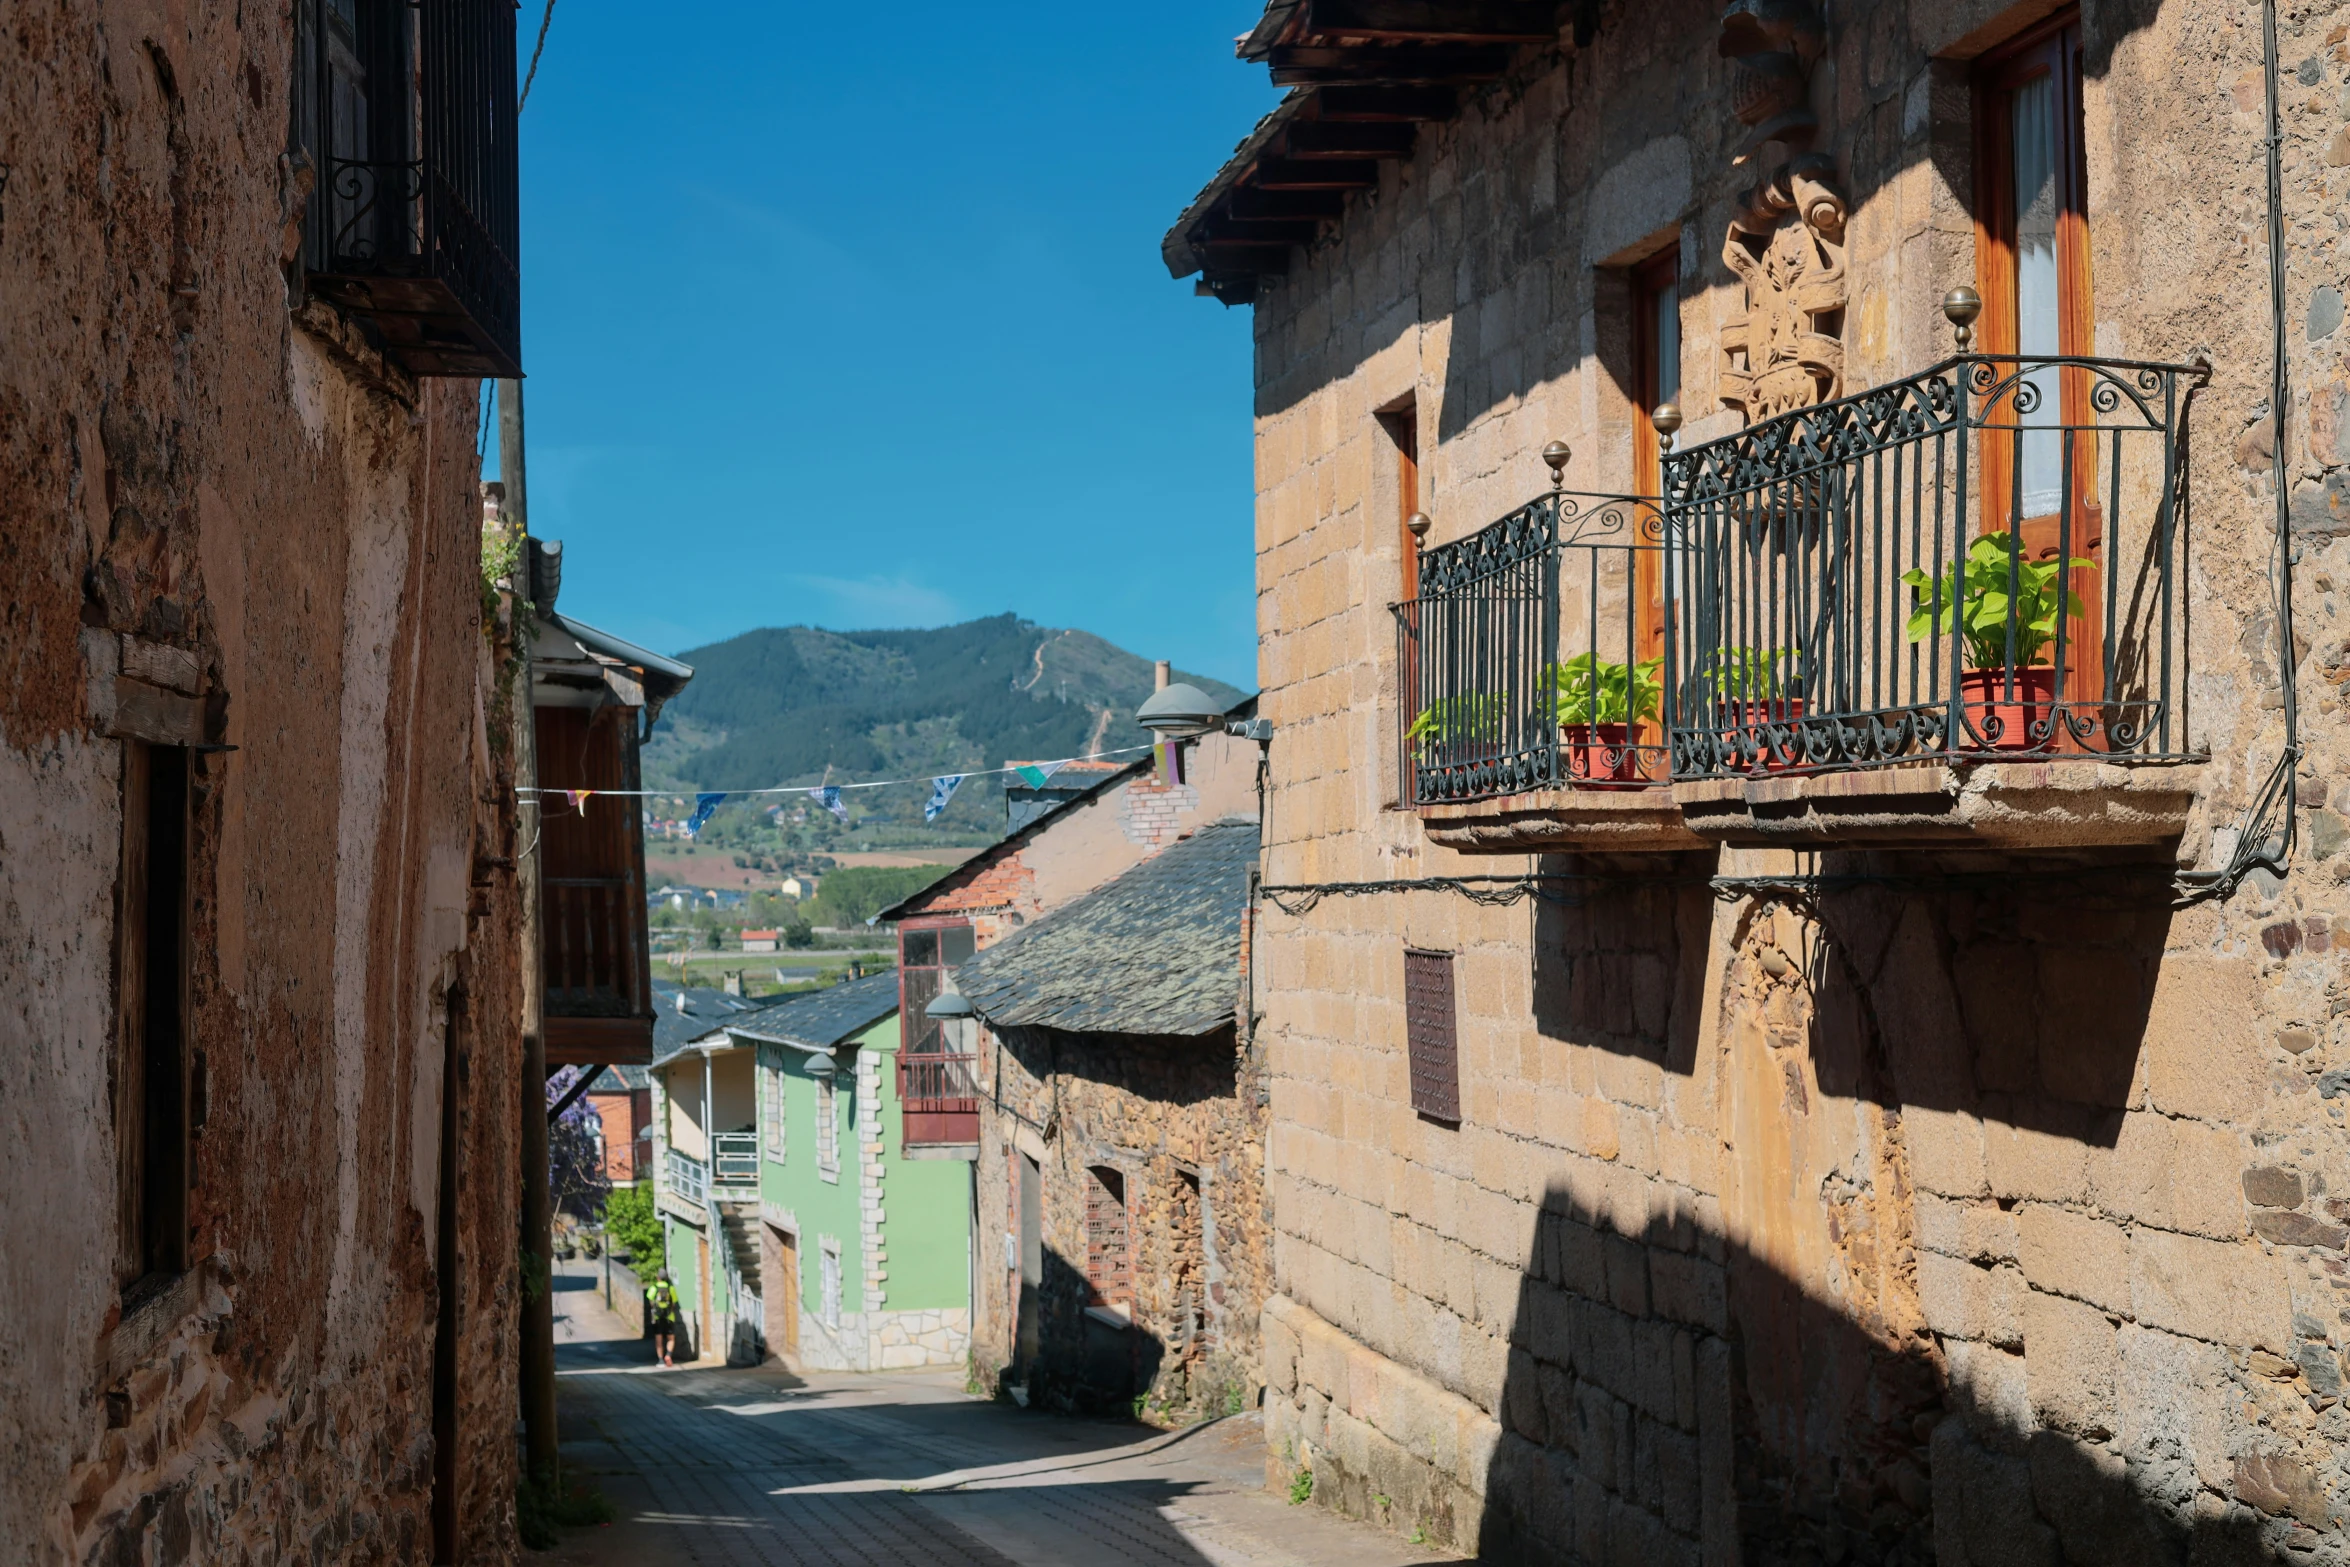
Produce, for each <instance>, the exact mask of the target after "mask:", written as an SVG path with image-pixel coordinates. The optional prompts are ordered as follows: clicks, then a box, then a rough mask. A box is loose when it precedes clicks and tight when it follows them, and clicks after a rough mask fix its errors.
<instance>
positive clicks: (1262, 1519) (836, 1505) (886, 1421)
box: [537, 1261, 1456, 1567]
mask: <svg viewBox="0 0 2350 1567" xmlns="http://www.w3.org/2000/svg"><path fill="white" fill-rule="evenodd" d="M598 1266H599V1265H597V1264H591V1263H587V1262H585V1261H581V1262H575V1263H572V1264H568V1265H565V1266H563V1267H559V1269H558V1271H557V1273H556V1275H555V1292H556V1293H555V1313H556V1315H555V1332H556V1342H557V1351H556V1353H557V1365H558V1385H559V1393H558V1398H559V1401H560V1410H561V1425H562V1434H563V1463H564V1471H565V1474H566V1475H567V1476H568V1477H570V1478H573V1479H592V1480H594V1481H595V1482H596V1483H598V1484H599V1485H600V1486H601V1487H602V1489H603V1491H604V1493H605V1495H606V1496H607V1497H609V1498H610V1499H611V1501H612V1502H613V1504H614V1506H615V1507H616V1508H617V1510H618V1512H619V1515H620V1516H619V1519H618V1521H617V1522H615V1523H613V1524H612V1525H610V1526H608V1527H604V1528H598V1529H588V1530H572V1531H566V1533H565V1539H564V1542H563V1544H562V1545H560V1546H559V1547H557V1548H556V1549H555V1550H554V1551H552V1552H550V1553H548V1554H547V1555H545V1556H543V1557H539V1558H537V1559H538V1560H543V1561H547V1562H551V1563H561V1564H563V1567H619V1564H622V1563H627V1564H632V1567H636V1564H642V1567H669V1564H672V1563H676V1564H685V1563H696V1564H700V1563H709V1564H714V1567H717V1564H723V1567H768V1564H786V1563H788V1564H791V1567H800V1564H803V1563H806V1564H814V1563H822V1564H825V1567H885V1564H886V1567H897V1564H900V1563H906V1564H917V1563H918V1564H922V1567H930V1564H939V1567H950V1564H967V1563H978V1564H989V1567H994V1564H1001V1563H1015V1562H1016V1563H1020V1564H1022V1567H1103V1564H1107V1563H1129V1562H1131V1563H1141V1564H1148V1567H1192V1564H1210V1563H1212V1564H1215V1567H1321V1564H1325V1563H1328V1564H1338V1563H1344V1564H1346V1567H1405V1564H1409V1563H1420V1562H1440V1561H1451V1560H1455V1559H1456V1558H1454V1557H1452V1556H1450V1555H1448V1554H1446V1553H1444V1552H1441V1551H1438V1550H1435V1549H1433V1548H1421V1547H1414V1546H1410V1545H1407V1544H1404V1543H1402V1542H1400V1541H1398V1540H1396V1539H1395V1538H1393V1537H1392V1536H1388V1535H1383V1534H1380V1533H1378V1532H1377V1531H1375V1530H1372V1529H1369V1528H1367V1527H1365V1526H1363V1525H1360V1524H1356V1523H1353V1522H1350V1521H1348V1520H1345V1519H1342V1518H1339V1517H1336V1516H1334V1515H1332V1514H1330V1513H1328V1512H1326V1511H1324V1510H1323V1509H1321V1508H1318V1507H1313V1506H1297V1507H1293V1506H1290V1505H1288V1504H1287V1502H1286V1499H1285V1498H1283V1497H1280V1496H1275V1495H1273V1494H1271V1493H1268V1492H1267V1491H1265V1490H1264V1489H1263V1486H1264V1446H1263V1440H1264V1439H1263V1432H1262V1428H1261V1426H1260V1425H1259V1423H1258V1417H1257V1416H1256V1415H1255V1414H1254V1413H1253V1412H1252V1413H1250V1414H1247V1415H1241V1416H1234V1417H1231V1418H1229V1419H1225V1420H1220V1421H1215V1422H1212V1423H1209V1424H1206V1425H1202V1426H1194V1427H1191V1428H1189V1429H1187V1430H1183V1431H1177V1432H1158V1431H1151V1430H1149V1429H1148V1428H1146V1427H1143V1426H1139V1425H1133V1424H1128V1423H1125V1422H1117V1421H1102V1420H1077V1419H1068V1418H1064V1417H1060V1416H1054V1415H1046V1414H1043V1413H1040V1412H1037V1411H1033V1410H1028V1411H1023V1410H1017V1409H1013V1408H1010V1407H1008V1406H1005V1405H999V1404H993V1403H987V1402H983V1401H980V1400H977V1399H973V1398H971V1397H969V1396H967V1395H966V1394H965V1393H964V1392H963V1389H962V1379H961V1378H960V1377H959V1376H957V1375H955V1374H953V1373H950V1372H942V1371H913V1372H891V1373H884V1374H872V1375H859V1374H852V1373H839V1374H817V1375H812V1376H808V1377H799V1376H794V1375H792V1374H791V1373H789V1372H787V1371H785V1370H784V1369H782V1368H781V1367H780V1366H776V1365H772V1364H771V1365H768V1366H764V1367H760V1368H757V1369H742V1368H734V1367H724V1366H716V1365H711V1364H707V1363H705V1364H703V1365H700V1366H695V1367H690V1368H689V1367H680V1368H679V1369H677V1370H674V1371H663V1370H661V1369H660V1368H659V1367H658V1365H656V1364H655V1362H654V1359H653V1356H652V1353H651V1347H650V1345H649V1344H647V1343H646V1342H644V1341H642V1340H640V1339H638V1338H637V1337H636V1336H635V1335H634V1334H633V1333H632V1332H631V1331H630V1330H629V1329H628V1328H627V1326H626V1325H625V1324H623V1323H622V1322H621V1320H620V1319H619V1318H618V1317H616V1316H614V1315H613V1314H612V1313H611V1312H610V1311H608V1310H607V1309H606V1308H605V1305H604V1302H603V1299H602V1297H601V1295H600V1294H599V1293H598V1288H597V1285H598V1281H599V1280H600V1278H601V1273H600V1271H596V1270H597V1269H598ZM566 1268H567V1270H568V1271H566Z"/></svg>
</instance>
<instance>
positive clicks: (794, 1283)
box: [759, 1224, 800, 1359]
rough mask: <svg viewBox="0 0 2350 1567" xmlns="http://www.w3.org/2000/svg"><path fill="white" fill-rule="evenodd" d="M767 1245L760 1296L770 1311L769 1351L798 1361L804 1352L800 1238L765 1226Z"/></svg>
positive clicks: (763, 1252) (761, 1264) (763, 1251)
mask: <svg viewBox="0 0 2350 1567" xmlns="http://www.w3.org/2000/svg"><path fill="white" fill-rule="evenodd" d="M762 1233H763V1235H764V1236H765V1240H766V1244H765V1245H764V1246H763V1247H762V1248H761V1255H760V1258H759V1272H760V1274H761V1275H762V1277H761V1279H760V1287H759V1296H760V1299H761V1300H762V1301H763V1302H764V1303H765V1306H766V1312H767V1344H768V1348H769V1349H770V1350H772V1351H773V1352H774V1353H776V1354H778V1355H784V1356H789V1357H792V1358H795V1359H796V1358H797V1357H798V1355H799V1353H800V1238H799V1236H797V1235H795V1234H793V1233H792V1232H791V1231H790V1230H787V1229H785V1228H783V1227H782V1226H781V1225H776V1224H769V1225H765V1226H763V1227H762Z"/></svg>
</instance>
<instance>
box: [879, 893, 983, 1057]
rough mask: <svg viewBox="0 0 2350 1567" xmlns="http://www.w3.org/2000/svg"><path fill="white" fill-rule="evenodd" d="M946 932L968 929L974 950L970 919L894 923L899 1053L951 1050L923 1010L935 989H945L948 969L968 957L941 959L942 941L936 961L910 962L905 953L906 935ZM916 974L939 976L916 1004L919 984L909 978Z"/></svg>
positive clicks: (976, 937) (976, 944)
mask: <svg viewBox="0 0 2350 1567" xmlns="http://www.w3.org/2000/svg"><path fill="white" fill-rule="evenodd" d="M948 931H970V932H971V950H972V952H973V953H974V954H976V953H977V952H978V950H979V934H978V931H977V930H976V929H975V928H974V927H973V925H972V923H971V921H970V920H968V919H966V918H963V917H961V916H959V915H958V916H943V915H942V916H932V917H928V918H922V919H910V920H904V921H901V922H900V923H899V925H898V1017H899V1019H900V1022H901V1027H900V1029H899V1031H898V1039H899V1045H898V1049H899V1053H900V1054H901V1055H933V1056H935V1055H951V1054H953V1053H954V1052H952V1051H949V1050H947V1049H945V1038H946V1035H945V1031H944V1029H943V1028H942V1027H941V1026H940V1025H939V1024H936V1023H933V1022H931V1021H930V1019H929V1017H928V1016H927V1015H926V1014H925V1012H924V1010H923V1009H924V1008H927V1007H928V1006H929V1005H930V1003H931V1002H932V1001H934V1000H936V999H937V998H938V993H939V991H941V990H943V989H945V988H946V975H947V973H948V971H949V970H951V969H955V968H959V967H961V966H962V964H963V963H964V962H967V961H969V960H968V959H958V960H957V961H956V962H954V963H948V962H946V961H944V948H943V943H942V946H941V950H940V961H938V962H935V963H914V962H910V961H908V959H907V954H906V938H907V937H909V936H925V935H931V936H943V934H944V933H945V932H948ZM916 974H936V975H937V976H938V978H939V982H938V984H937V985H935V986H933V987H932V988H931V990H930V992H929V994H928V995H924V996H920V997H919V1001H920V1005H919V1006H917V1005H916V1000H917V991H918V988H919V987H918V985H917V984H916V983H915V982H914V980H913V976H914V975H916Z"/></svg>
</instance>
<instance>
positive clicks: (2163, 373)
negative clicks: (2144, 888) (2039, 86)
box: [1396, 355, 2208, 853]
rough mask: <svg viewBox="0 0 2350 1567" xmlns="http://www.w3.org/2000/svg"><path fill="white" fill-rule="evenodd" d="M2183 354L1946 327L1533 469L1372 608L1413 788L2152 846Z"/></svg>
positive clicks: (2179, 777)
mask: <svg viewBox="0 0 2350 1567" xmlns="http://www.w3.org/2000/svg"><path fill="white" fill-rule="evenodd" d="M2207 375H2208V371H2207V369H2206V368H2205V367H2202V366H2191V365H2171V364H2154V363H2144V362H2137V361H2125V360H2111V359H2035V360H2024V359H2018V358H2014V357H2002V356H1985V355H1962V356H1960V357H1957V358H1953V359H1950V360H1947V361H1945V362H1943V363H1942V364H1939V365H1936V366H1934V367H1933V368H1931V369H1929V370H1927V371H1925V372H1923V373H1921V374H1919V375H1917V376H1913V377H1911V378H1909V379H1908V380H1905V381H1900V382H1895V383H1892V384H1890V385H1886V386H1880V387H1876V388H1873V389H1871V390H1869V391H1867V392H1863V393H1860V394H1858V395H1855V396H1852V397H1847V398H1844V399H1841V400H1839V401H1837V402H1833V403H1828V404H1824V405H1822V406H1819V407H1815V408H1807V409H1802V410H1798V411H1796V412H1793V413H1789V414H1785V415H1782V416H1780V417H1778V418H1775V419H1770V420H1766V421H1764V422H1762V423H1760V424H1757V425H1754V426H1752V427H1750V428H1748V429H1746V430H1743V431H1740V432H1739V433H1737V434H1735V435H1731V436H1728V437H1725V438H1723V439H1720V440H1716V441H1711V442H1707V443H1705V444H1703V445H1700V446H1696V447H1693V448H1691V449H1690V450H1688V451H1686V452H1677V453H1674V452H1668V454H1667V456H1666V458H1665V462H1664V478H1665V483H1664V488H1665V492H1666V496H1665V499H1664V501H1663V502H1662V503H1655V502H1645V501H1638V500H1633V499H1628V498H1619V499H1606V498H1598V499H1600V500H1601V504H1600V505H1598V506H1596V507H1590V506H1584V505H1581V504H1579V502H1580V501H1582V500H1586V499H1591V498H1577V497H1569V496H1563V495H1560V494H1558V493H1557V492H1554V494H1553V495H1552V496H1549V497H1545V498H1543V499H1542V500H1539V501H1536V502H1534V503H1532V504H1530V505H1529V506H1527V507H1523V508H1521V509H1520V510H1519V511H1517V512H1515V513H1513V514H1512V515H1511V516H1509V517H1507V518H1504V519H1503V520H1502V521H1501V522H1498V523H1496V524H1494V525H1493V526H1492V527H1489V528H1487V529H1485V530H1483V531H1482V532H1480V533H1478V534H1475V535H1472V536H1471V537H1470V538H1468V539H1465V540H1462V541H1460V542H1459V543H1457V544H1452V545H1446V546H1444V547H1442V548H1441V549H1437V550H1430V551H1428V552H1426V553H1425V554H1424V555H1423V556H1422V565H1421V571H1422V577H1421V580H1422V583H1423V591H1422V595H1421V597H1419V598H1418V599H1415V600H1412V601H1410V602H1408V603H1405V604H1401V605H1398V606H1397V607H1396V613H1397V621H1398V627H1399V636H1400V648H1401V651H1400V655H1399V658H1400V668H1401V671H1402V674H1403V677H1404V687H1405V689H1406V691H1407V692H1409V693H1412V696H1411V698H1410V699H1409V700H1408V701H1407V706H1408V707H1409V708H1410V713H1411V716H1410V719H1409V721H1408V723H1407V724H1406V726H1405V728H1404V732H1403V735H1402V739H1401V760H1402V769H1403V774H1404V777H1405V779H1406V782H1407V795H1408V798H1409V799H1410V800H1411V803H1412V804H1414V805H1415V806H1417V807H1418V808H1419V810H1420V814H1421V816H1422V818H1423V820H1424V821H1425V822H1426V824H1427V831H1428V835H1429V837H1430V838H1431V840H1432V841H1435V842H1438V843H1443V844H1446V845H1448V846H1451V847H1454V848H1458V849H1462V850H1467V851H1470V852H1488V853H1523V852H1531V851H1541V850H1554V849H1583V850H1596V851H1605V850H1615V849H1647V850H1659V849H1673V848H1685V847H1695V846H1698V845H1700V844H1703V843H1706V842H1724V843H1741V844H1779V845H1786V846H1796V847H1800V846H1807V845H1808V846H1813V847H1818V846H1826V845H1835V844H1856V843H1878V844H1918V845H1936V844H1952V845H1969V844H1973V845H1983V846H1989V847H2000V848H2060V847H2099V846H2119V845H2138V844H2154V843H2160V842H2164V841H2167V840H2171V839H2175V838H2176V837H2177V836H2178V835H2179V833H2180V832H2181V831H2182V830H2183V828H2184V826H2185V823H2186V818H2187V813H2188V810H2189V807H2190V806H2191V804H2192V802H2193V799H2194V796H2195V793H2196V789H2197V779H2198V776H2199V767H2198V765H2197V764H2199V763H2201V762H2202V761H2203V760H2204V753H2203V752H2202V750H2201V749H2200V748H2199V747H2198V745H2197V743H2196V741H2195V737H2194V734H2193V732H2192V728H2191V723H2190V720H2191V717H2192V715H2191V714H2190V712H2189V711H2188V707H2187V700H2186V699H2187V692H2188V689H2189V680H2190V675H2191V672H2192V671H2191V668H2190V663H2189V655H2190V646H2189V640H2188V637H2187V621H2186V610H2187V606H2186V596H2185V593H2184V591H2183V589H2184V584H2185V581H2186V569H2187V559H2186V557H2187V551H2188V545H2189V541H2190V536H2191V535H2190V529H2189V527H2188V519H2187V514H2186V507H2187V491H2186V485H2185V482H2184V474H2185V449H2186V419H2187V413H2188V409H2189V406H2190V404H2191V402H2192V399H2193V394H2194V391H2195V389H2196V387H2197V386H2199V385H2200V384H2201V383H2202V381H2203V380H2204V379H2205V378H2206V376H2207Z"/></svg>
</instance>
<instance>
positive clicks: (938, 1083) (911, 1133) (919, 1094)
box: [898, 1053, 980, 1158]
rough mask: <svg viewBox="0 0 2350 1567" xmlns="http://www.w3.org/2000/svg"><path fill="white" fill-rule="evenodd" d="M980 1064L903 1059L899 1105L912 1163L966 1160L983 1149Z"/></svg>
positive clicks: (966, 1059) (931, 1057) (967, 1058)
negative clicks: (949, 1159)
mask: <svg viewBox="0 0 2350 1567" xmlns="http://www.w3.org/2000/svg"><path fill="white" fill-rule="evenodd" d="M979 1100H980V1090H979V1058H978V1057H977V1056H975V1055H945V1054H929V1053H923V1054H913V1053H907V1054H901V1055H900V1056H899V1057H898V1101H899V1104H900V1106H901V1108H902V1113H903V1116H904V1120H905V1149H906V1153H907V1156H908V1157H910V1158H921V1157H933V1158H963V1157H973V1156H976V1154H977V1152H978V1148H979Z"/></svg>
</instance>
